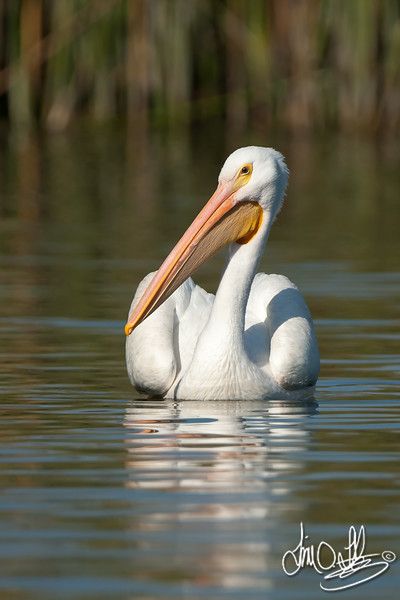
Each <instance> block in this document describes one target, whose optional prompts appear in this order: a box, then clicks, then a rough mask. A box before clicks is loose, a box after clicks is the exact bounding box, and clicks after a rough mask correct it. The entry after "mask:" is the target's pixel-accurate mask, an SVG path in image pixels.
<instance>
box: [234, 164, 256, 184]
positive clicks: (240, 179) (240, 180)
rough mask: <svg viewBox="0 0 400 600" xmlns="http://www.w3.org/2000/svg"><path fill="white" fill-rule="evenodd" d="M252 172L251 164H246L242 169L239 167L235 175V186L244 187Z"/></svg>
mask: <svg viewBox="0 0 400 600" xmlns="http://www.w3.org/2000/svg"><path fill="white" fill-rule="evenodd" d="M252 172H253V165H252V164H251V163H246V164H245V165H243V166H242V167H240V169H239V171H238V172H237V175H236V185H237V187H242V186H244V185H246V183H247V182H248V181H249V179H250V177H251V174H252Z"/></svg>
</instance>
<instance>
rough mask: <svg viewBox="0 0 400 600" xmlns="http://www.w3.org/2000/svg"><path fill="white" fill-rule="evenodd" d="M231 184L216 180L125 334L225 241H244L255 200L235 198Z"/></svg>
mask: <svg viewBox="0 0 400 600" xmlns="http://www.w3.org/2000/svg"><path fill="white" fill-rule="evenodd" d="M236 190H237V185H235V183H232V182H229V183H225V182H223V183H220V184H219V185H218V187H217V189H216V191H215V192H214V194H213V195H212V196H211V198H210V199H209V201H208V202H207V204H206V205H205V206H204V208H203V209H202V210H201V211H200V213H199V214H198V215H197V217H196V218H195V220H194V221H193V223H192V224H191V225H190V227H189V228H188V229H187V231H186V232H185V233H184V235H183V237H182V238H181V239H180V240H179V242H178V243H177V244H176V246H175V248H174V249H173V250H172V251H171V252H170V254H169V255H168V256H167V258H166V259H165V261H164V262H163V264H162V265H161V267H160V268H159V270H158V271H157V273H156V274H155V275H154V277H153V279H152V281H151V282H150V284H149V286H148V287H147V289H146V290H145V292H144V294H143V296H142V297H141V298H140V300H139V302H138V303H137V304H136V306H135V307H134V309H133V310H132V312H131V314H130V315H129V318H128V322H127V324H126V325H125V334H126V335H129V334H131V333H132V331H133V330H134V329H135V327H137V326H138V325H139V324H140V323H141V322H142V321H143V320H144V319H146V317H148V316H149V315H150V314H151V313H152V312H153V311H154V310H156V308H158V307H159V306H160V305H161V304H162V303H163V302H165V300H166V299H167V298H169V296H170V295H171V294H172V293H173V292H174V291H175V290H176V289H177V288H178V287H179V286H180V285H181V284H182V283H183V282H184V281H185V280H186V279H187V278H188V277H189V276H190V275H191V274H192V273H193V271H195V270H196V269H197V268H198V267H199V266H200V265H201V264H202V263H203V262H204V261H206V260H207V258H209V257H210V256H212V255H213V254H214V253H215V252H216V251H217V250H219V249H220V248H221V247H222V246H224V245H225V244H227V243H229V242H233V241H236V242H238V243H242V244H243V243H247V242H248V241H249V240H250V239H251V238H252V237H253V235H254V234H255V233H256V232H257V230H258V228H259V226H260V224H261V221H262V209H261V206H260V205H259V204H257V203H256V202H238V203H236V201H235V192H236Z"/></svg>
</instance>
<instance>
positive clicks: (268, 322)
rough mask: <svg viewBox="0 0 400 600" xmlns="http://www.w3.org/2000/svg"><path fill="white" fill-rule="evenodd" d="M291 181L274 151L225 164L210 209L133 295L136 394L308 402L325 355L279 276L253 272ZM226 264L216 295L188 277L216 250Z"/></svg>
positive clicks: (294, 292) (130, 355) (303, 309)
mask: <svg viewBox="0 0 400 600" xmlns="http://www.w3.org/2000/svg"><path fill="white" fill-rule="evenodd" d="M287 177H288V172H287V168H286V165H285V163H284V159H283V157H282V155H281V154H279V153H278V152H276V151H275V150H272V149H270V148H257V147H249V148H241V149H239V150H237V151H236V152H234V153H233V154H231V156H230V157H228V159H227V160H226V162H225V164H224V166H223V168H222V170H221V173H220V177H219V186H218V188H217V191H216V192H215V194H214V195H213V196H212V198H211V199H210V201H209V202H208V203H207V205H206V207H205V208H204V209H203V211H202V212H201V213H200V214H199V216H198V217H197V218H196V220H195V221H194V223H193V224H192V225H191V227H190V228H189V229H188V231H187V232H186V233H185V235H184V236H183V238H182V239H181V240H180V242H179V243H178V244H177V246H176V247H175V248H174V250H173V251H172V252H171V254H170V255H169V256H168V257H167V259H166V261H165V262H164V263H163V265H162V266H161V267H160V269H159V271H158V272H156V273H150V274H149V275H147V276H146V277H145V278H144V279H143V281H142V282H141V283H140V285H139V286H138V288H137V291H136V294H135V297H134V299H133V301H132V305H131V309H130V313H129V314H130V316H129V318H128V324H127V327H126V332H127V340H126V361H127V369H128V374H129V378H130V380H131V382H132V384H133V385H134V386H135V387H136V389H137V390H139V391H142V392H145V393H146V394H148V395H150V396H164V397H167V398H190V399H235V400H239V399H249V398H251V399H259V398H267V397H268V398H288V399H296V398H299V397H300V398H301V397H306V396H307V395H310V394H312V391H313V386H314V384H315V382H316V380H317V377H318V372H319V353H318V346H317V341H316V337H315V333H314V327H313V322H312V318H311V315H310V313H309V310H308V308H307V306H306V303H305V301H304V299H303V297H302V295H301V293H300V292H299V290H298V289H297V288H296V286H295V285H294V284H293V283H292V282H291V281H289V280H288V279H287V278H286V277H284V276H283V275H266V274H264V273H259V274H257V275H256V274H255V273H256V267H257V263H258V260H259V258H260V256H261V255H262V252H263V250H264V248H265V244H266V241H267V238H268V234H269V231H270V228H271V225H272V223H273V220H274V218H275V216H276V214H277V213H278V212H279V210H280V207H281V205H282V201H283V196H284V193H285V189H286V184H287ZM225 243H229V255H228V261H227V264H226V268H225V271H224V273H223V276H222V279H221V282H220V285H219V287H218V290H217V293H216V295H215V296H214V295H213V294H209V293H207V292H205V291H204V290H203V289H202V288H200V287H199V286H197V285H195V284H194V282H193V280H192V279H191V278H188V274H190V272H191V271H192V270H193V268H196V267H197V266H198V264H201V262H204V260H206V259H207V258H208V257H209V256H210V255H211V254H212V253H213V252H214V251H215V250H216V249H217V248H218V247H219V246H221V245H222V244H225Z"/></svg>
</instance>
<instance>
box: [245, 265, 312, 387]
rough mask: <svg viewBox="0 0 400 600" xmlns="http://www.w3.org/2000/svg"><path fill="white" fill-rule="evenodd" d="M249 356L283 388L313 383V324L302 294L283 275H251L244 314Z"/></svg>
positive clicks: (305, 385)
mask: <svg viewBox="0 0 400 600" xmlns="http://www.w3.org/2000/svg"><path fill="white" fill-rule="evenodd" d="M245 341H246V349H247V352H248V354H249V356H250V358H251V359H252V360H253V361H254V362H256V364H258V365H259V366H260V367H261V368H262V369H263V370H265V371H266V372H268V373H269V374H270V375H272V376H273V378H274V379H275V381H276V382H277V383H278V384H279V385H280V386H281V387H283V388H286V389H298V388H302V387H307V386H311V385H314V384H315V382H316V380H317V378H318V373H319V351H318V344H317V339H316V336H315V331H314V324H313V321H312V317H311V314H310V311H309V310H308V307H307V305H306V303H305V300H304V298H303V296H302V295H301V293H300V291H299V290H298V289H297V287H296V286H295V285H294V284H293V283H292V282H291V281H290V280H289V279H288V278H287V277H284V276H283V275H266V274H265V273H259V274H258V275H256V277H255V278H254V281H253V284H252V288H251V292H250V297H249V302H248V307H247V313H246V334H245Z"/></svg>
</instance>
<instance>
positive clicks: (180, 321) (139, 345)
mask: <svg viewBox="0 0 400 600" xmlns="http://www.w3.org/2000/svg"><path fill="white" fill-rule="evenodd" d="M153 276H154V273H149V274H148V275H147V276H146V277H145V278H144V279H143V280H142V281H141V282H140V284H139V286H138V288H137V290H136V293H135V296H134V298H133V301H132V304H131V307H130V310H129V313H131V312H132V310H133V308H134V307H135V306H136V304H137V302H138V301H139V298H140V297H141V296H142V295H143V292H144V290H145V288H146V287H147V286H148V284H149V283H150V281H151V279H152V278H153ZM212 299H213V296H212V295H211V294H207V292H205V291H204V290H203V289H202V288H200V287H199V286H197V285H195V283H194V282H193V280H192V279H191V278H189V279H187V280H186V281H185V282H184V283H183V284H182V285H181V286H180V287H179V288H178V289H177V290H176V291H175V292H174V293H173V294H172V295H171V296H170V297H169V298H168V299H167V300H166V301H165V302H164V303H163V304H162V305H161V306H160V307H159V308H157V310H155V311H154V312H153V313H152V314H151V315H150V316H149V317H147V318H146V319H145V320H144V321H143V322H142V323H140V325H138V326H137V327H136V329H135V330H134V331H133V332H132V333H131V334H130V335H129V336H128V337H127V338H126V365H127V369H128V375H129V379H130V380H131V383H132V385H134V386H135V388H136V389H137V390H138V391H141V392H144V393H146V394H149V395H152V396H164V395H165V394H166V392H167V391H168V390H169V389H170V388H171V387H172V386H173V385H174V383H176V380H177V378H178V376H179V374H180V373H181V372H182V370H183V369H184V368H185V366H186V364H187V363H188V362H189V361H190V360H191V356H192V354H193V351H194V347H195V344H196V341H197V338H198V335H199V333H200V331H201V329H202V328H203V326H204V324H205V321H206V319H207V318H208V314H209V310H210V309H211V305H212Z"/></svg>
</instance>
